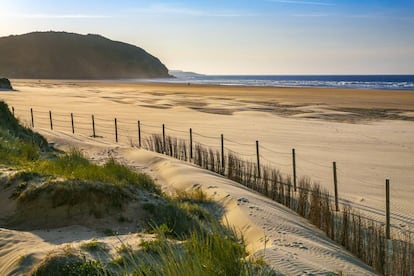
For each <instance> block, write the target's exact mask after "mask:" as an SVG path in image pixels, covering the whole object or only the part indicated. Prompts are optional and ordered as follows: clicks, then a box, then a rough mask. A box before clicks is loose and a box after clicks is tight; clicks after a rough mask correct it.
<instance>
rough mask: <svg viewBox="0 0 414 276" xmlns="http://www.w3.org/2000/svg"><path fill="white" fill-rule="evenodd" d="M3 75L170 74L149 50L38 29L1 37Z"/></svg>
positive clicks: (0, 68) (94, 76) (88, 76)
mask: <svg viewBox="0 0 414 276" xmlns="http://www.w3.org/2000/svg"><path fill="white" fill-rule="evenodd" d="M0 75H3V76H7V77H8V78H36V79H38V78H39V79H41V78H44V79H118V78H166V77H170V75H169V74H168V69H167V68H166V67H165V65H164V64H162V63H161V62H160V60H159V59H158V58H156V57H154V56H152V55H150V54H149V53H147V52H146V51H145V50H143V49H141V48H139V47H137V46H134V45H130V44H127V43H123V42H118V41H112V40H110V39H107V38H105V37H102V36H100V35H91V34H88V35H80V34H74V33H66V32H34V33H28V34H24V35H16V36H7V37H0Z"/></svg>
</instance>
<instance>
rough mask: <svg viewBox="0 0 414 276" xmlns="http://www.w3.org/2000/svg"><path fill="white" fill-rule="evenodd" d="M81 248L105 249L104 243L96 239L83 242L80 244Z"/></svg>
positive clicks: (87, 249)
mask: <svg viewBox="0 0 414 276" xmlns="http://www.w3.org/2000/svg"><path fill="white" fill-rule="evenodd" d="M80 248H81V249H83V250H86V251H107V250H108V249H107V248H106V246H105V244H104V243H102V242H99V241H98V240H97V239H92V240H91V241H89V242H85V243H83V244H82V245H81V246H80Z"/></svg>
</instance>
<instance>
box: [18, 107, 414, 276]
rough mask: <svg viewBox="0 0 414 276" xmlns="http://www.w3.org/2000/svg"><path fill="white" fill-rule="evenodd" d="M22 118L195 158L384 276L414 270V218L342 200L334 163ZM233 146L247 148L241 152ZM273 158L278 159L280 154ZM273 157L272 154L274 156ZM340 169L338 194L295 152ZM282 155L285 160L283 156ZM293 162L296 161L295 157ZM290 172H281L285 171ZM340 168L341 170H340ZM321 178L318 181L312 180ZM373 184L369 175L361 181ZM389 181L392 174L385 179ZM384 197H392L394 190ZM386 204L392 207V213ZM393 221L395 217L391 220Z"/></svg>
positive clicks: (61, 117)
mask: <svg viewBox="0 0 414 276" xmlns="http://www.w3.org/2000/svg"><path fill="white" fill-rule="evenodd" d="M12 112H13V114H15V113H16V114H18V116H17V117H19V118H20V119H21V120H22V122H23V124H24V125H26V126H29V127H32V128H50V129H51V130H59V131H63V132H69V133H72V134H75V135H83V136H87V137H90V138H93V139H102V140H106V141H112V142H116V143H120V144H126V145H129V146H132V147H142V148H144V149H147V150H151V151H155V152H158V153H163V154H166V155H169V156H172V157H174V158H177V159H180V160H184V161H188V162H192V163H194V164H196V165H198V166H200V167H201V168H204V169H207V170H210V171H213V172H215V173H218V174H220V175H223V176H225V177H227V178H229V179H231V180H234V181H236V182H238V183H240V184H242V185H244V186H246V187H248V188H250V189H253V190H256V191H258V192H259V193H261V194H263V195H265V196H267V197H269V198H271V199H273V200H274V201H276V202H279V203H281V204H284V205H285V206H287V207H289V208H291V209H292V210H294V211H295V212H297V213H298V214H300V215H302V216H303V217H305V218H307V219H309V220H310V221H311V222H312V223H313V224H314V225H316V226H317V227H319V228H320V229H322V230H323V231H325V233H326V234H327V235H328V236H329V237H330V238H331V239H333V240H334V241H336V242H338V243H339V244H341V245H343V246H344V247H346V248H347V249H349V250H350V251H351V252H353V253H354V254H356V255H357V256H358V257H360V258H361V259H362V260H363V261H365V262H366V263H367V264H369V265H371V266H373V267H374V268H375V269H376V270H377V271H378V272H380V273H383V274H386V275H397V274H398V275H405V274H407V275H412V272H413V267H414V244H413V240H412V237H413V235H414V232H413V230H414V227H413V226H414V219H413V218H412V217H410V216H404V215H401V214H397V213H390V212H389V205H388V206H387V207H386V208H385V209H384V210H379V209H376V208H373V207H371V206H366V205H363V204H361V203H357V202H352V201H350V200H348V199H345V198H341V197H339V196H338V193H337V184H338V183H337V175H341V174H343V172H342V170H337V168H336V164H333V167H331V166H328V165H326V164H320V163H318V162H316V161H314V160H312V159H311V158H309V157H306V156H302V155H297V154H296V151H295V150H294V149H292V152H290V151H280V150H275V149H272V148H270V147H269V146H264V145H260V144H259V141H255V143H245V142H238V141H236V140H234V139H229V138H227V137H224V136H223V135H220V136H217V137H216V136H212V135H207V134H203V133H201V132H199V131H194V130H192V129H191V128H190V129H188V130H186V129H177V128H172V127H170V126H168V127H167V126H166V125H165V124H150V123H142V122H140V121H139V120H136V121H133V120H127V121H119V120H117V119H116V118H113V119H109V118H108V117H107V116H106V115H102V116H95V115H93V114H86V113H76V114H75V113H70V114H65V113H62V112H53V113H52V112H51V111H49V112H44V111H37V110H33V108H30V110H29V111H27V110H22V109H15V108H14V107H12ZM235 148H238V149H240V148H243V149H246V152H244V153H242V152H239V151H237V150H236V149H235ZM274 156H277V157H280V158H278V159H275V158H274ZM272 157H273V158H272ZM298 157H299V158H300V161H301V162H302V163H305V164H306V163H308V164H311V165H313V166H316V167H318V168H320V169H323V170H332V172H333V174H334V175H335V177H334V178H335V179H334V181H333V182H334V183H333V185H332V186H334V187H335V195H333V196H332V195H331V194H330V193H329V191H328V190H327V189H326V188H322V187H321V186H320V185H319V184H318V182H321V181H323V179H322V178H318V176H312V180H311V179H310V178H309V177H307V176H299V175H298V174H297V173H296V172H297V169H298V168H299V169H300V170H301V171H303V170H302V169H301V168H300V167H298V166H297V162H296V161H297V158H298ZM279 160H282V161H279ZM289 161H290V162H289ZM289 170H290V171H291V173H282V171H284V172H286V171H289ZM338 172H339V174H338ZM313 179H316V180H317V181H315V180H313ZM357 181H358V182H359V183H367V182H369V180H367V179H357ZM386 182H387V183H388V184H389V180H387V181H386ZM387 196H388V197H387V198H386V199H385V198H384V202H389V193H388V194H387ZM387 210H388V212H387ZM391 221H392V223H391Z"/></svg>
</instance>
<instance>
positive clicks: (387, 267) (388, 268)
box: [385, 178, 393, 275]
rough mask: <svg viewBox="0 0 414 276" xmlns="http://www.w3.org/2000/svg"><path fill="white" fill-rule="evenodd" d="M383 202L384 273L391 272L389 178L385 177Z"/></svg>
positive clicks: (388, 273)
mask: <svg viewBox="0 0 414 276" xmlns="http://www.w3.org/2000/svg"><path fill="white" fill-rule="evenodd" d="M385 197H386V199H385V203H386V207H385V208H386V211H385V213H386V214H385V216H386V228H385V237H386V264H385V275H392V274H393V263H392V262H393V260H392V255H393V245H392V240H391V221H390V220H391V219H390V180H389V179H388V178H387V179H386V180H385Z"/></svg>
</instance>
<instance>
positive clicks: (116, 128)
mask: <svg viewBox="0 0 414 276" xmlns="http://www.w3.org/2000/svg"><path fill="white" fill-rule="evenodd" d="M115 142H117V143H118V123H117V121H116V118H115Z"/></svg>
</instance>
